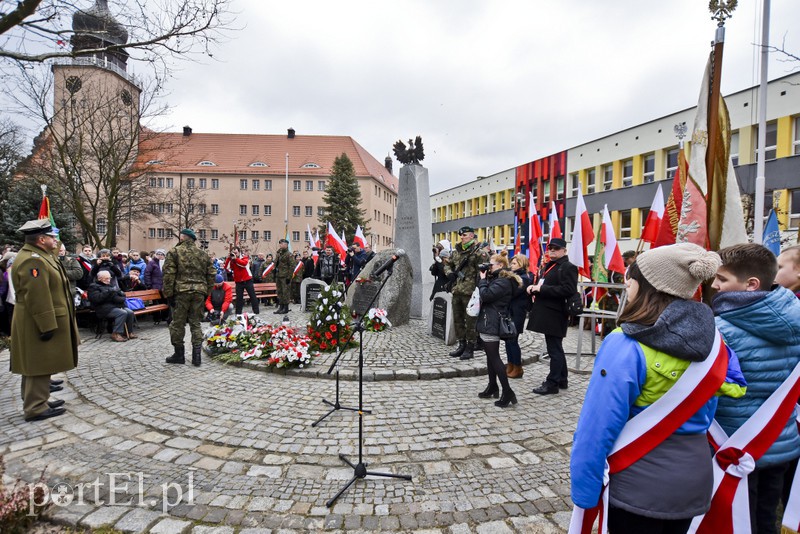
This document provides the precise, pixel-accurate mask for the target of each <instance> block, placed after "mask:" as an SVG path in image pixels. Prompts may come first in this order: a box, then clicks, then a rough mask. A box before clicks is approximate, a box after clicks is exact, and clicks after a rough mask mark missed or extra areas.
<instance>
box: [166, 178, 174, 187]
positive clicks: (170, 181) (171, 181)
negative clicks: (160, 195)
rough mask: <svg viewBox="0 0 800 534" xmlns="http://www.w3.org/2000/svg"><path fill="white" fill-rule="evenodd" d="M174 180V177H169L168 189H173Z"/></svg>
mask: <svg viewBox="0 0 800 534" xmlns="http://www.w3.org/2000/svg"><path fill="white" fill-rule="evenodd" d="M173 182H174V180H173V179H172V178H167V189H172V184H173Z"/></svg>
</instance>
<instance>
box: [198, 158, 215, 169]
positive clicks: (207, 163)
mask: <svg viewBox="0 0 800 534" xmlns="http://www.w3.org/2000/svg"><path fill="white" fill-rule="evenodd" d="M197 166H198V167H216V166H217V164H216V163H214V162H213V161H208V160H203V161H201V162H200V163H198V164H197Z"/></svg>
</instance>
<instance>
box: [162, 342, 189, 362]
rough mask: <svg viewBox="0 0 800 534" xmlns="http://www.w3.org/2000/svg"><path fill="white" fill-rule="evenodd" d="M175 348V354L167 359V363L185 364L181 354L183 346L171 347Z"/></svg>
mask: <svg viewBox="0 0 800 534" xmlns="http://www.w3.org/2000/svg"><path fill="white" fill-rule="evenodd" d="M173 347H175V354H173V355H172V356H169V357H167V359H166V362H167V363H186V358H184V353H183V345H173Z"/></svg>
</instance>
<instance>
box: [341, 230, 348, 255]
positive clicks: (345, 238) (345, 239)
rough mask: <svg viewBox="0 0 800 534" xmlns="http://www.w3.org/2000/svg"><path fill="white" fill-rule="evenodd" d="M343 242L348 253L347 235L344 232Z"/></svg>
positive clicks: (342, 235)
mask: <svg viewBox="0 0 800 534" xmlns="http://www.w3.org/2000/svg"><path fill="white" fill-rule="evenodd" d="M341 240H342V243H344V248H345V252H346V251H347V236H346V235H345V233H344V232H342V234H341Z"/></svg>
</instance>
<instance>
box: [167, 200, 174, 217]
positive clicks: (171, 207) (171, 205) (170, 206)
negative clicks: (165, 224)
mask: <svg viewBox="0 0 800 534" xmlns="http://www.w3.org/2000/svg"><path fill="white" fill-rule="evenodd" d="M166 208H167V213H169V214H170V215H172V212H173V210H174V208H175V204H173V203H172V202H170V203H169V204H166Z"/></svg>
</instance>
